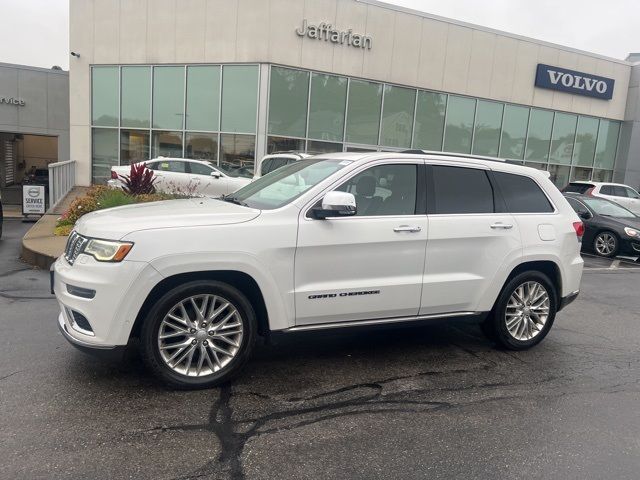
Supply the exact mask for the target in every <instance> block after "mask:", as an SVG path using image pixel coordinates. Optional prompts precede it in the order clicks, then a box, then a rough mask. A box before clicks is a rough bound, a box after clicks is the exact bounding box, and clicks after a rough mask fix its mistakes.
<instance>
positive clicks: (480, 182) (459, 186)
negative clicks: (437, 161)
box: [432, 165, 494, 214]
mask: <svg viewBox="0 0 640 480" xmlns="http://www.w3.org/2000/svg"><path fill="white" fill-rule="evenodd" d="M432 172H433V191H434V197H435V198H434V201H435V205H434V213H438V214H453V213H493V211H494V202H493V188H491V183H489V178H488V177H487V173H486V172H485V171H484V170H478V169H475V168H461V167H443V166H438V165H434V166H433V167H432Z"/></svg>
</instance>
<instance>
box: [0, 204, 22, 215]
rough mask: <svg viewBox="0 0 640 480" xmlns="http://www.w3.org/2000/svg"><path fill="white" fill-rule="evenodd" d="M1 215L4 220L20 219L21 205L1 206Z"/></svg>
mask: <svg viewBox="0 0 640 480" xmlns="http://www.w3.org/2000/svg"><path fill="white" fill-rule="evenodd" d="M2 215H3V216H4V218H22V206H21V205H4V204H3V205H2Z"/></svg>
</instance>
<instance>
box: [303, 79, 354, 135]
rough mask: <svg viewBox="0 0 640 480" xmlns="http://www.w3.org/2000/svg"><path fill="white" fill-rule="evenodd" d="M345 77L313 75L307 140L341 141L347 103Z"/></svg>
mask: <svg viewBox="0 0 640 480" xmlns="http://www.w3.org/2000/svg"><path fill="white" fill-rule="evenodd" d="M347 84H348V80H347V79H346V78H345V77H336V76H334V75H324V74H318V73H313V74H312V75H311V98H310V102H309V133H308V137H309V138H315V139H318V140H328V141H341V140H342V136H343V135H344V109H345V106H346V101H347Z"/></svg>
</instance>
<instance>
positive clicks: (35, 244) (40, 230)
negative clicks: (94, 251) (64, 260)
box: [20, 214, 67, 270]
mask: <svg viewBox="0 0 640 480" xmlns="http://www.w3.org/2000/svg"><path fill="white" fill-rule="evenodd" d="M59 216H60V215H58V214H46V215H43V216H42V217H41V218H40V220H38V221H37V222H36V223H35V225H34V226H33V227H31V228H30V229H29V231H28V232H27V234H26V235H25V236H24V238H23V239H22V253H21V254H20V258H22V260H24V261H25V262H27V263H28V264H30V265H34V266H36V267H39V268H42V269H46V270H48V269H49V267H50V266H51V265H52V264H53V262H55V261H56V259H57V258H58V257H59V256H60V255H62V252H63V251H64V247H65V245H66V243H67V237H56V236H54V235H53V229H54V228H55V226H56V221H57V220H58V217H59Z"/></svg>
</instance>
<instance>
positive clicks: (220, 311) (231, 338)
mask: <svg viewBox="0 0 640 480" xmlns="http://www.w3.org/2000/svg"><path fill="white" fill-rule="evenodd" d="M242 337H243V326H242V319H241V317H240V313H239V312H238V309H237V308H236V307H235V306H234V305H233V304H232V303H231V302H230V301H228V300H226V299H224V298H222V297H220V296H217V295H194V296H191V297H188V298H185V299H184V300H182V301H180V302H179V303H178V304H176V305H175V306H173V308H171V309H170V310H169V312H168V313H167V315H166V316H165V317H164V319H163V320H162V323H161V324H160V328H159V329H158V348H159V349H160V355H161V357H162V360H163V361H164V363H165V364H166V365H167V366H168V367H169V368H171V369H172V370H173V371H174V372H176V373H179V374H181V375H186V376H189V377H203V376H205V375H211V374H212V373H215V372H218V371H219V370H221V369H223V368H224V367H225V366H226V365H227V364H228V363H229V362H231V360H233V358H234V357H235V356H236V354H237V353H238V351H239V350H240V346H241V345H242Z"/></svg>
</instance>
